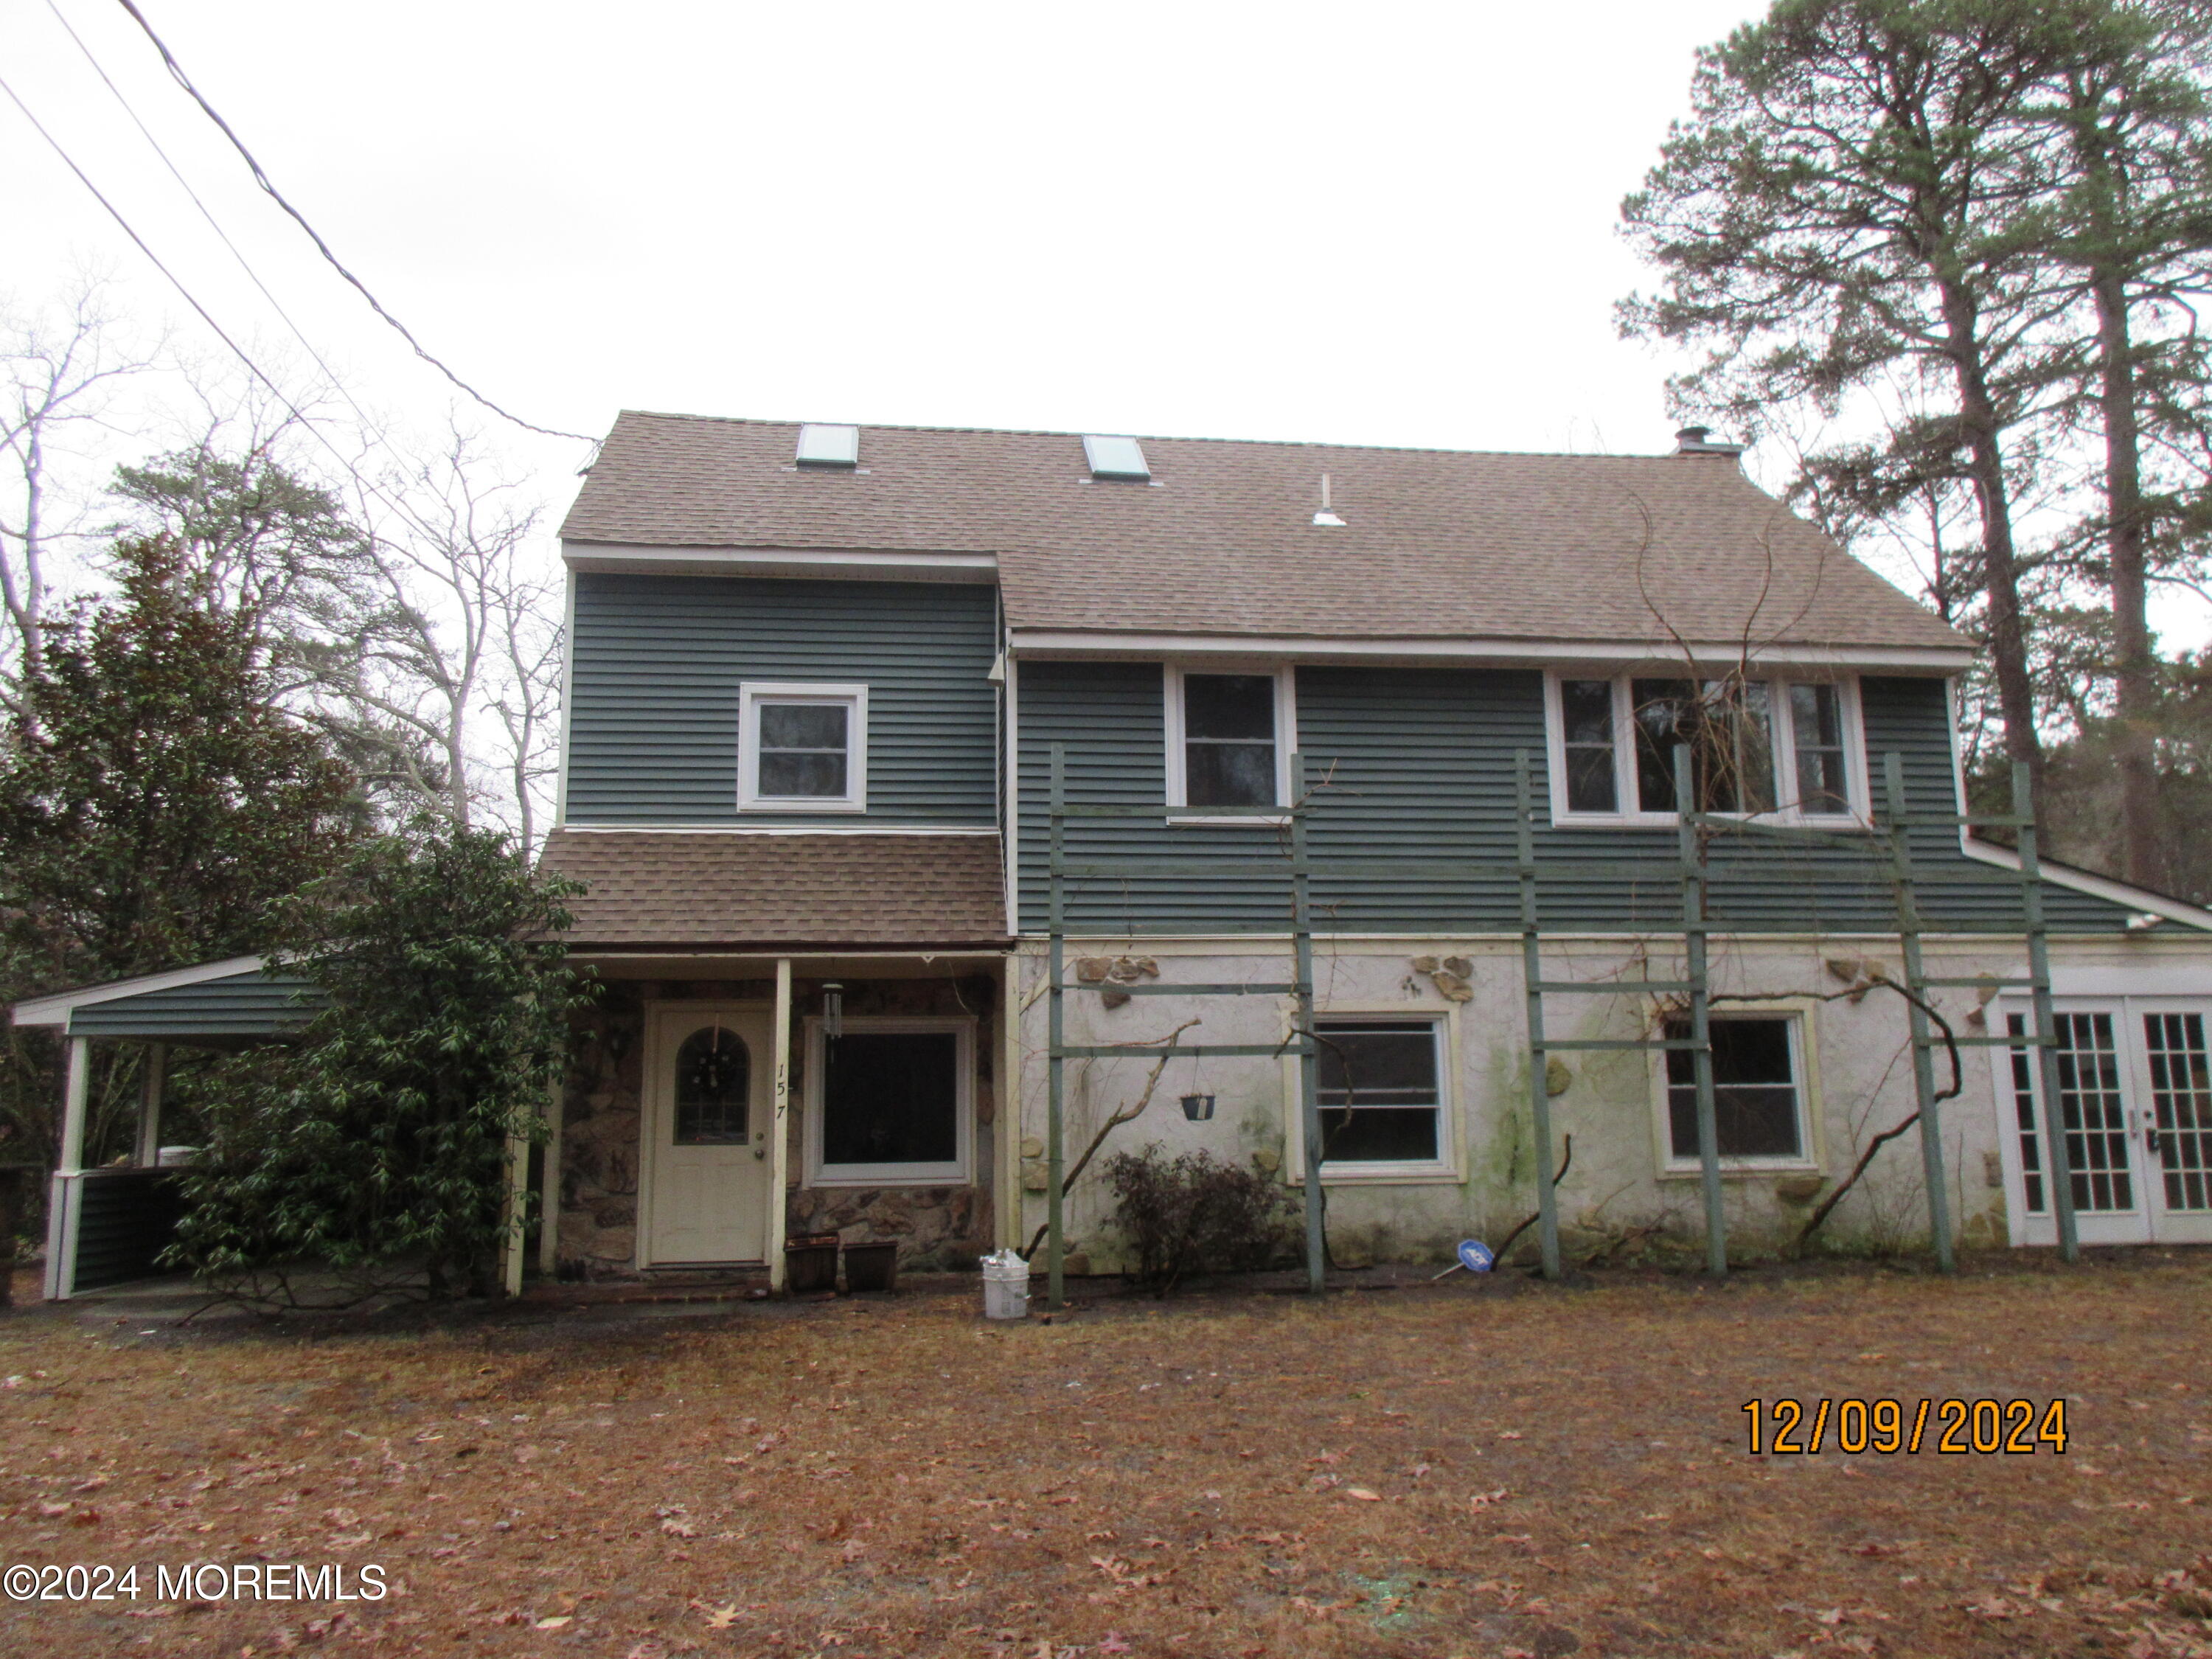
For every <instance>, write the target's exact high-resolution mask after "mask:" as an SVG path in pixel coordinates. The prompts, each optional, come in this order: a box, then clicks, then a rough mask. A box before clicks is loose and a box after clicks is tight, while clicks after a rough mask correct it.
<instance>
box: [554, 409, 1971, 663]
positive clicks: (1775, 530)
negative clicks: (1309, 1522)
mask: <svg viewBox="0 0 2212 1659" xmlns="http://www.w3.org/2000/svg"><path fill="white" fill-rule="evenodd" d="M798 430H799V428H798V425H797V423H796V422H766V421H739V420H719V419H709V418H706V417H702V416H674V415H652V414H641V413H638V412H635V411H625V412H624V413H623V415H622V416H620V417H619V418H618V419H617V421H616V422H615V426H614V429H613V431H612V432H611V434H610V435H609V436H608V439H607V442H606V445H605V449H604V451H603V453H601V455H600V457H599V462H598V464H597V465H595V466H594V468H593V469H592V473H591V476H590V477H589V478H588V479H587V480H586V483H585V486H584V489H583V491H582V493H581V495H579V497H578V498H577V501H576V504H575V506H574V508H572V509H571V511H570V512H569V514H568V521H567V522H566V523H565V524H564V525H563V526H562V536H563V538H566V539H568V540H569V541H571V542H581V543H593V544H629V545H639V546H659V547H749V548H780V549H794V548H820V549H847V550H851V549H866V550H880V551H904V552H931V551H933V552H988V553H992V554H994V555H996V556H997V558H998V562H999V571H1000V585H1001V587H1002V590H1003V592H1004V594H1005V599H1006V618H1007V621H1008V623H1009V624H1010V625H1012V626H1013V627H1015V628H1017V629H1076V630H1083V631H1086V632H1119V633H1144V634H1152V633H1170V634H1194V633H1199V634H1232V635H1233V634H1249V635H1291V636H1312V637H1321V638H1333V639H1346V640H1354V639H1375V640H1439V641H1447V640H1449V641H1464V640H1476V641H1480V640H1501V641H1626V642H1648V643H1650V644H1652V645H1653V646H1654V647H1661V648H1664V647H1669V646H1671V645H1673V644H1674V643H1676V642H1677V641H1691V642H1694V643H1697V644H1699V645H1705V646H1711V645H1714V644H1719V645H1723V646H1730V647H1733V646H1738V645H1742V644H1751V645H1764V644H1777V645H1779V644H1795V645H1816V646H1828V647H1842V648H1845V649H1848V648H1849V647H1854V646H1860V647H1932V648H1936V649H1950V650H1961V649H1965V648H1967V647H1968V644H1969V642H1968V641H1966V640H1965V639H1963V638H1962V637H1961V636H1960V635H1958V634H1956V633H1954V631H1952V629H1949V628H1948V627H1947V626H1945V625H1944V624H1943V623H1942V622H1941V621H1939V620H1938V619H1937V618H1936V617H1934V616H1933V615H1931V614H1930V613H1929V612H1928V611H1925V610H1923V609H1922V608H1921V606H1919V605H1917V604H1916V603H1915V602H1914V601H1912V600H1911V599H1908V598H1907V597H1906V596H1905V594H1903V593H1901V592H1899V591H1898V590H1897V589H1896V588H1894V587H1893V586H1890V584H1889V583H1888V582H1887V581H1885V580H1882V578H1881V577H1880V576H1878V575H1877V574H1875V573H1874V572H1873V571H1872V570H1870V569H1869V568H1867V567H1866V566H1865V565H1863V564H1862V563H1860V562H1858V561H1857V559H1855V558H1853V557H1851V556H1850V555H1849V554H1848V553H1846V552H1844V550H1842V549H1840V548H1839V547H1838V546H1837V545H1836V544H1835V543H1834V542H1832V541H1831V540H1830V539H1829V538H1827V537H1826V536H1825V535H1824V534H1822V533H1821V532H1820V531H1819V530H1818V529H1816V528H1815V527H1814V526H1812V525H1810V524H1808V523H1807V522H1806V521H1805V520H1802V519H1800V518H1799V517H1797V516H1796V514H1795V513H1791V512H1790V510H1789V509H1788V508H1787V507H1784V506H1783V505H1782V504H1781V503H1780V502H1778V501H1776V500H1775V499H1774V498H1773V497H1771V496H1770V495H1766V494H1765V492H1764V491H1762V490H1760V489H1758V488H1757V487H1756V486H1755V485H1753V483H1751V481H1750V480H1749V479H1748V478H1747V477H1745V476H1744V473H1743V471H1742V469H1741V467H1740V466H1738V465H1736V464H1735V462H1733V461H1732V460H1730V459H1727V458H1726V457H1723V456H1715V455H1671V454H1670V455H1660V456H1604V455H1521V454H1490V453H1464V452H1458V451H1445V450H1410V449H1369V448H1353V447H1342V446H1332V445H1323V444H1285V443H1245V442H1237V441H1222V440H1214V439H1188V438H1146V439H1143V440H1142V442H1143V445H1144V450H1145V454H1146V459H1148V460H1149V462H1150V463H1151V465H1152V483H1150V484H1146V483H1120V482H1107V481H1094V480H1093V479H1092V478H1091V476H1090V473H1089V471H1087V470H1086V468H1085V464H1084V456H1083V445H1082V440H1081V438H1080V437H1079V436H1078V435H1070V434H1064V433H1040V432H993V431H959V430H945V429H939V428H914V427H866V428H863V429H862V431H861V434H860V470H859V471H850V472H848V471H814V470H808V471H801V470H799V468H798V467H796V466H795V465H793V459H792V457H793V447H794V445H795V442H796V440H797V436H798ZM1324 473H1326V474H1328V477H1329V480H1330V488H1331V501H1332V504H1333V505H1334V507H1335V509H1336V510H1337V512H1338V513H1340V515H1341V516H1342V517H1343V518H1344V519H1345V520H1346V525H1345V526H1344V527H1343V528H1341V529H1336V528H1323V527H1320V526H1316V525H1314V524H1313V522H1312V519H1313V514H1314V511H1315V509H1316V507H1318V506H1319V505H1320V486H1321V478H1322V474H1324Z"/></svg>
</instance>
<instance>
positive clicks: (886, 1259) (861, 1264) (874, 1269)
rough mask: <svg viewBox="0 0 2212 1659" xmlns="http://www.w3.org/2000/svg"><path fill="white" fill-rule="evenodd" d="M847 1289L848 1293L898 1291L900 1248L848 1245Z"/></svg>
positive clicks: (885, 1245) (846, 1262)
mask: <svg viewBox="0 0 2212 1659" xmlns="http://www.w3.org/2000/svg"><path fill="white" fill-rule="evenodd" d="M845 1288H846V1289H847V1290H848V1291H895V1290H896V1289H898V1246H897V1245H896V1244H848V1245H847V1246H846V1247H845Z"/></svg>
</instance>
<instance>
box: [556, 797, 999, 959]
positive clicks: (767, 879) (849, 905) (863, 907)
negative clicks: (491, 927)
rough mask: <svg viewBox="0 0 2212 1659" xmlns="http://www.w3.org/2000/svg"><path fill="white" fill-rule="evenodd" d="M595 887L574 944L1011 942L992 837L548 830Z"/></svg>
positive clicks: (577, 904)
mask: <svg viewBox="0 0 2212 1659" xmlns="http://www.w3.org/2000/svg"><path fill="white" fill-rule="evenodd" d="M541 864H542V866H543V867H544V868H546V869H548V870H555V871H558V872H560V873H562V875H565V876H568V877H570V878H573V879H574V880H577V881H580V882H582V883H584V884H585V885H586V891H585V892H584V893H583V894H582V895H580V896H578V897H575V898H572V899H570V900H569V901H568V909H569V912H570V914H571V915H573V916H574V918H575V921H574V927H572V928H571V930H570V932H569V933H568V946H569V948H570V950H572V951H576V952H579V953H580V954H589V953H590V952H591V951H593V950H595V949H605V950H622V951H639V950H663V949H665V950H668V951H671V952H678V953H680V952H682V951H698V950H716V951H732V950H743V949H751V950H765V949H781V948H789V949H793V950H821V949H838V950H844V949H855V950H863V949H870V948H893V949H904V950H951V949H957V948H961V947H969V948H972V947H975V946H978V945H986V946H1000V945H1006V943H1007V942H1008V940H1007V934H1006V890H1005V886H1004V882H1003V876H1002V873H1001V869H1000V860H999V838H998V836H996V835H993V834H982V835H976V834H969V835H945V834H895V833H876V832H870V831H855V832H842V831H841V832H836V833H821V834H807V833H798V834H789V835H785V834H774V833H765V832H752V831H745V830H732V829H585V828H579V827H575V826H564V827H563V828H561V829H556V830H554V831H553V832H552V834H551V835H550V836H547V837H546V841H545V851H544V855H543V858H542V860H541Z"/></svg>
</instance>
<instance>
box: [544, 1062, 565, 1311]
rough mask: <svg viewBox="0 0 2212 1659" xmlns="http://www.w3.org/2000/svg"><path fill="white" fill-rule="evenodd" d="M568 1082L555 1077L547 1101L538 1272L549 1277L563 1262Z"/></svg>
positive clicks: (563, 1078)
mask: <svg viewBox="0 0 2212 1659" xmlns="http://www.w3.org/2000/svg"><path fill="white" fill-rule="evenodd" d="M567 1108H568V1079H567V1078H566V1077H562V1078H556V1079H555V1080H554V1083H553V1089H552V1092H551V1094H550V1097H548V1098H547V1100H546V1102H545V1159H544V1163H543V1164H541V1165H540V1166H539V1169H538V1272H539V1273H543V1274H544V1276H545V1277H546V1278H548V1279H550V1278H552V1277H553V1275H554V1273H556V1271H558V1270H559V1267H560V1265H561V1117H562V1113H563V1112H564V1111H565V1110H566V1109H567Z"/></svg>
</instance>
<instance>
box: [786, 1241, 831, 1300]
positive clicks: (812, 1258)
mask: <svg viewBox="0 0 2212 1659" xmlns="http://www.w3.org/2000/svg"><path fill="white" fill-rule="evenodd" d="M783 1288H784V1289H785V1290H786V1291H789V1292H790V1293H791V1294H792V1295H793V1296H813V1295H817V1294H819V1293H820V1292H822V1291H835V1290H836V1288H837V1237H836V1234H835V1233H832V1234H831V1235H830V1236H829V1242H828V1243H819V1242H817V1241H816V1240H814V1239H811V1238H808V1239H793V1240H792V1241H791V1242H790V1243H787V1244H786V1245H785V1246H784V1247H783Z"/></svg>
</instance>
